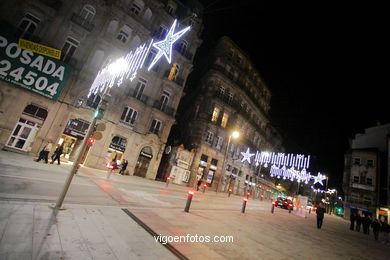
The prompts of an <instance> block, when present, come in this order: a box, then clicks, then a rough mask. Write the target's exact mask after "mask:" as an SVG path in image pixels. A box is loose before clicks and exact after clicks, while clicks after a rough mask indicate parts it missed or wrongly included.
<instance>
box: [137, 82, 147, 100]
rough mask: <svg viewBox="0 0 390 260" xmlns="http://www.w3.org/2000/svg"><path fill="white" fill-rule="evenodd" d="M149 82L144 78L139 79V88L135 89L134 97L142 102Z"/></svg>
mask: <svg viewBox="0 0 390 260" xmlns="http://www.w3.org/2000/svg"><path fill="white" fill-rule="evenodd" d="M146 83H147V81H146V80H145V79H143V78H139V79H138V82H137V86H136V87H135V91H134V97H135V98H136V99H138V100H141V97H142V95H143V92H144V89H145V86H146Z"/></svg>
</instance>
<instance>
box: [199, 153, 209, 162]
mask: <svg viewBox="0 0 390 260" xmlns="http://www.w3.org/2000/svg"><path fill="white" fill-rule="evenodd" d="M208 159H209V157H208V156H207V155H205V154H202V155H201V156H200V160H201V161H203V162H206V163H207V160H208Z"/></svg>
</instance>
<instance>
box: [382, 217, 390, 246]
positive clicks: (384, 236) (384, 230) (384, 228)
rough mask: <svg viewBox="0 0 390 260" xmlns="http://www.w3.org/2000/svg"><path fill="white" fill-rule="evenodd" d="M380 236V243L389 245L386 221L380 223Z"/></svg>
mask: <svg viewBox="0 0 390 260" xmlns="http://www.w3.org/2000/svg"><path fill="white" fill-rule="evenodd" d="M380 232H381V234H382V243H384V244H388V243H389V232H390V226H389V224H387V220H386V219H382V221H381V230H380Z"/></svg>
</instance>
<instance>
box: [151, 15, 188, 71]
mask: <svg viewBox="0 0 390 260" xmlns="http://www.w3.org/2000/svg"><path fill="white" fill-rule="evenodd" d="M175 27H176V20H175V21H174V22H173V24H172V26H171V28H170V29H169V32H168V33H167V36H166V37H165V39H164V40H162V41H159V42H155V43H153V47H155V48H156V49H157V50H158V53H157V54H156V56H155V57H154V59H153V61H152V63H150V66H149V68H148V70H150V69H151V68H152V67H153V65H154V64H156V62H157V61H158V60H159V59H160V58H161V57H162V56H163V55H164V56H165V58H166V59H167V61H168V63H169V64H170V63H171V59H172V45H173V44H174V43H175V42H176V41H177V40H178V39H179V38H180V37H181V36H183V34H185V33H186V32H187V31H188V30H190V29H191V26H188V27H186V28H184V29H183V30H181V31H179V32H177V33H175V34H174V33H173V31H174V30H175Z"/></svg>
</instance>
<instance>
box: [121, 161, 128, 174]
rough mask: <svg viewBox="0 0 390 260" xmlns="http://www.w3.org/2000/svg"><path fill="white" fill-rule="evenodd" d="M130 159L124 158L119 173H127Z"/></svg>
mask: <svg viewBox="0 0 390 260" xmlns="http://www.w3.org/2000/svg"><path fill="white" fill-rule="evenodd" d="M127 164H128V161H127V160H126V159H123V160H122V164H121V169H120V171H119V174H121V175H125V171H126V167H127Z"/></svg>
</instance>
